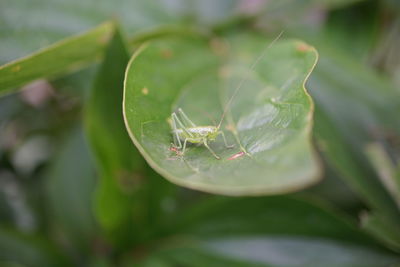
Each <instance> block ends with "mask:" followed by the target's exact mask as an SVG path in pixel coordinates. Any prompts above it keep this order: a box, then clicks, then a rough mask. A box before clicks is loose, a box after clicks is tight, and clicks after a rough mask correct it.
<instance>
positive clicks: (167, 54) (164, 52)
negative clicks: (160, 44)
mask: <svg viewBox="0 0 400 267" xmlns="http://www.w3.org/2000/svg"><path fill="white" fill-rule="evenodd" d="M160 53H161V57H162V58H165V59H170V58H172V57H173V56H174V53H173V52H172V50H171V49H162V50H161V51H160Z"/></svg>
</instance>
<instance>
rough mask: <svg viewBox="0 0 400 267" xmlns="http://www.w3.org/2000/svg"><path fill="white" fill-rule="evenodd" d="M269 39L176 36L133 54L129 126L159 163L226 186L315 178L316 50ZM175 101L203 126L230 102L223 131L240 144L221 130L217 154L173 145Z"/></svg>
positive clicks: (252, 190) (279, 185)
mask: <svg viewBox="0 0 400 267" xmlns="http://www.w3.org/2000/svg"><path fill="white" fill-rule="evenodd" d="M270 42H271V40H267V39H266V38H264V37H263V36H257V35H246V36H243V35H238V36H234V37H232V38H230V39H229V40H228V41H226V42H224V41H218V40H211V42H210V43H208V42H206V41H205V40H200V39H195V38H191V39H190V38H181V39H179V38H175V39H169V40H161V41H156V42H154V43H151V44H149V45H148V46H147V47H145V48H143V49H142V52H140V53H136V54H135V55H134V56H133V58H132V60H131V63H130V64H129V66H128V69H127V72H126V77H125V91H124V94H125V95H124V116H125V121H126V126H127V128H128V131H129V132H130V135H131V138H132V140H133V142H134V143H135V145H136V146H137V147H138V149H139V151H140V152H141V153H142V155H143V156H144V157H145V159H146V160H147V162H148V163H149V164H150V165H151V166H152V167H153V168H154V169H155V170H156V171H157V172H159V173H160V174H161V175H163V176H164V177H166V178H167V179H169V180H170V181H172V182H174V183H176V184H179V185H182V186H186V187H189V188H193V189H197V190H202V191H207V192H213V193H219V194H227V195H260V194H276V193H283V192H288V191H295V190H299V189H300V188H303V187H305V186H308V185H310V184H312V183H315V182H316V181H317V180H318V172H319V168H318V164H317V162H316V159H315V157H314V154H313V150H312V147H311V143H310V131H311V124H312V113H313V103H312V100H311V98H310V96H309V95H308V94H307V92H306V91H305V88H304V82H305V80H306V79H307V77H308V75H309V74H310V72H311V70H312V68H313V67H314V65H315V63H316V60H317V53H316V51H315V49H314V48H312V47H310V46H308V45H307V44H305V43H303V42H301V41H294V40H287V41H278V42H277V43H275V44H274V45H272V46H269V47H267V45H268V44H269V43H270ZM229 47H230V48H229ZM260 55H262V56H260ZM258 57H259V59H260V60H258V62H257V64H255V67H254V68H250V66H251V65H252V64H253V63H254V62H255V60H256V58H258ZM240 84H242V86H241V87H240V88H239V89H238V90H237V88H238V86H239V85H240ZM232 96H233V97H232ZM230 99H232V101H230ZM227 103H229V105H228V106H227ZM178 108H182V109H183V110H184V111H185V113H186V114H187V115H188V116H189V117H190V118H191V119H192V121H193V122H195V123H196V124H197V125H202V126H210V125H216V124H217V123H218V121H219V120H220V119H221V116H222V113H223V110H224V109H226V110H227V113H226V118H225V120H224V123H223V124H222V126H221V130H222V131H224V132H225V135H226V136H227V139H228V143H229V144H234V145H235V148H234V149H228V148H226V147H225V145H224V142H223V141H222V138H221V137H218V138H217V139H216V141H215V142H211V143H210V146H211V147H212V149H213V150H214V151H215V152H216V153H217V154H218V155H219V156H221V158H222V159H221V160H217V159H216V158H214V157H213V155H212V154H211V153H210V151H208V150H207V149H206V148H205V147H204V146H202V145H200V146H188V147H187V149H186V152H185V154H184V155H183V156H180V155H178V154H179V153H177V152H176V151H171V150H174V149H171V142H173V137H172V134H171V127H170V125H169V121H170V116H171V113H172V112H174V111H176V110H177V109H178ZM213 118H214V119H213ZM213 121H216V122H213Z"/></svg>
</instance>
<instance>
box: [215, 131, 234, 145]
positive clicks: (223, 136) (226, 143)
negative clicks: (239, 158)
mask: <svg viewBox="0 0 400 267" xmlns="http://www.w3.org/2000/svg"><path fill="white" fill-rule="evenodd" d="M218 133H219V134H221V135H222V139H224V143H225V147H226V148H233V147H234V146H235V145H228V142H226V138H225V133H224V132H223V131H219V132H218Z"/></svg>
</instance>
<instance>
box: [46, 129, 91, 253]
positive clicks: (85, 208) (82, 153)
mask: <svg viewBox="0 0 400 267" xmlns="http://www.w3.org/2000/svg"><path fill="white" fill-rule="evenodd" d="M46 186H47V190H48V200H49V206H50V215H51V218H52V223H53V225H52V226H53V227H54V230H55V232H59V233H60V236H61V238H62V239H63V240H64V242H65V244H66V245H67V247H68V248H69V249H70V250H71V251H74V252H75V253H81V252H83V251H85V250H86V251H87V250H89V248H90V244H91V242H92V239H93V236H94V233H95V231H96V225H95V222H94V219H93V211H92V196H93V191H94V187H95V177H94V169H93V165H92V162H91V158H90V156H89V151H88V148H87V144H86V143H85V140H84V138H83V134H82V131H81V129H79V130H74V132H72V134H71V136H70V137H69V138H68V139H67V142H66V143H65V144H64V145H63V146H62V147H61V149H60V151H59V154H58V155H57V157H56V158H55V161H54V163H53V165H52V166H51V168H50V170H49V173H48V175H47V180H46Z"/></svg>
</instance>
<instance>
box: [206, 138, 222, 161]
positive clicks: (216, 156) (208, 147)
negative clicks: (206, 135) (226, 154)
mask: <svg viewBox="0 0 400 267" xmlns="http://www.w3.org/2000/svg"><path fill="white" fill-rule="evenodd" d="M203 144H204V146H205V147H206V148H207V149H208V150H209V151H210V152H211V154H213V156H214V157H215V158H216V159H221V158H220V157H219V156H218V155H217V154H215V152H214V150H212V149H211V147H210V146H209V145H208V144H207V139H203Z"/></svg>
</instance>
